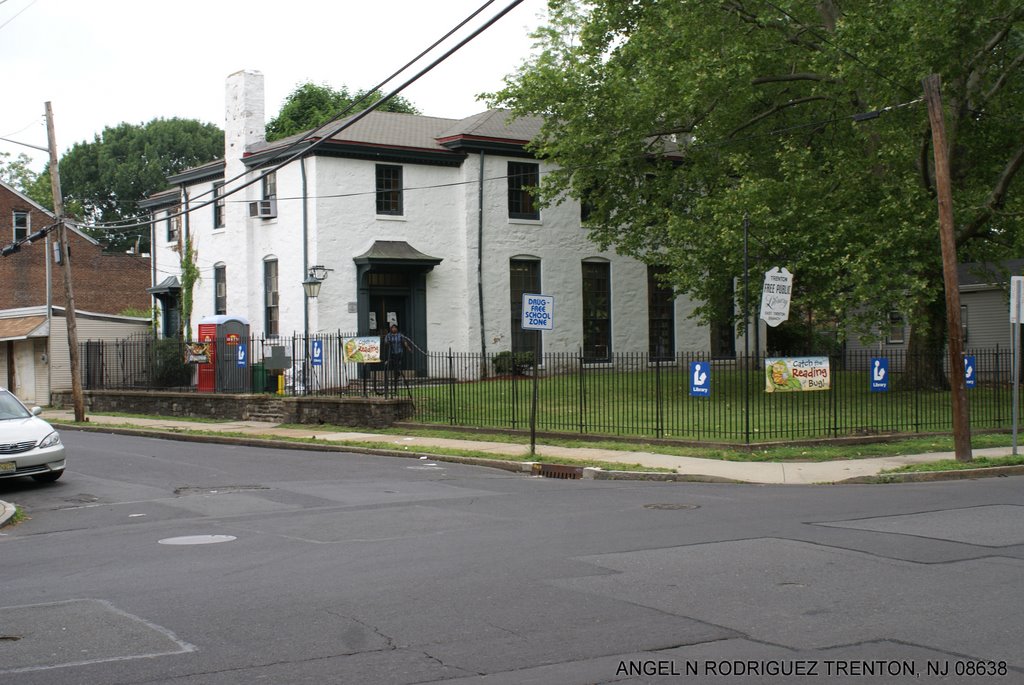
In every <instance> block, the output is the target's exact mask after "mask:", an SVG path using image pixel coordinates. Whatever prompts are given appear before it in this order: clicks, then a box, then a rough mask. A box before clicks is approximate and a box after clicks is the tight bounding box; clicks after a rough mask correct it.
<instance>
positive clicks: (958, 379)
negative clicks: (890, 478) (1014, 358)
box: [923, 74, 972, 462]
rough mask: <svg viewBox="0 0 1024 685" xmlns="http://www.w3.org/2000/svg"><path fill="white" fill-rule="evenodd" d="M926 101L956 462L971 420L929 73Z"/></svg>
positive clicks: (944, 162)
mask: <svg viewBox="0 0 1024 685" xmlns="http://www.w3.org/2000/svg"><path fill="white" fill-rule="evenodd" d="M923 85H924V99H925V101H926V102H927V103H928V120H929V122H930V123H931V128H932V150H933V153H934V155H935V191H936V194H937V195H938V200H939V238H940V242H941V244H942V274H943V279H944V281H945V285H946V321H947V323H948V324H949V384H950V389H951V391H952V393H953V445H954V449H955V450H956V460H957V461H964V462H967V461H971V458H972V457H971V420H970V406H969V405H968V403H967V382H966V380H965V379H964V361H963V359H964V341H963V336H962V329H961V328H960V279H959V277H958V276H957V270H956V267H957V263H956V240H955V239H954V236H953V190H952V185H951V182H950V178H949V148H948V147H947V144H946V124H945V118H944V117H943V113H942V80H941V79H940V78H939V75H938V74H932V75H931V76H929V77H928V78H926V79H925V80H924V81H923Z"/></svg>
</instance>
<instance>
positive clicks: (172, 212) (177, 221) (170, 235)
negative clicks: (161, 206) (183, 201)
mask: <svg viewBox="0 0 1024 685" xmlns="http://www.w3.org/2000/svg"><path fill="white" fill-rule="evenodd" d="M180 212H181V206H180V205H176V206H174V207H172V208H171V209H168V210H167V242H169V243H176V242H178V236H179V235H180V234H181V214H180Z"/></svg>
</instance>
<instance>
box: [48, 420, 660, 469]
mask: <svg viewBox="0 0 1024 685" xmlns="http://www.w3.org/2000/svg"><path fill="white" fill-rule="evenodd" d="M50 425H51V426H53V427H54V428H58V429H60V430H71V431H83V432H85V433H111V434H114V435H131V436H134V437H137V438H156V439H158V440H178V441H181V442H203V443H209V444H214V445H235V446H239V447H264V448H270V449H289V450H304V451H307V452H350V453H353V454H371V455H374V456H378V457H404V458H406V459H421V458H423V457H426V458H427V459H431V460H433V461H444V462H449V463H453V464H466V465H469V466H489V467H491V468H496V469H501V470H503V471H514V472H525V473H530V469H531V468H532V464H533V462H528V461H526V462H524V461H508V460H503V459H482V458H479V457H460V456H456V455H446V454H431V453H429V452H413V451H411V450H390V449H382V448H379V447H359V446H358V445H337V444H332V443H330V442H327V441H324V442H323V443H322V444H321V443H311V442H292V441H291V440H270V439H267V438H241V437H235V436H230V437H227V436H217V435H189V434H188V433H175V432H173V431H157V430H146V429H143V428H114V427H110V426H104V425H102V424H97V425H95V426H79V425H74V424H67V423H63V424H62V423H56V422H54V421H51V422H50ZM669 475H671V474H669Z"/></svg>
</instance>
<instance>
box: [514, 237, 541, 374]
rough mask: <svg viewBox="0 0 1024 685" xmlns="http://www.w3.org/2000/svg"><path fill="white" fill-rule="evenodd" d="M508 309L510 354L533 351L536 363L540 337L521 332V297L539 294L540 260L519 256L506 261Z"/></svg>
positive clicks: (531, 333) (531, 332)
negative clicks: (509, 314)
mask: <svg viewBox="0 0 1024 685" xmlns="http://www.w3.org/2000/svg"><path fill="white" fill-rule="evenodd" d="M508 274H509V293H510V295H511V297H510V301H509V308H510V309H511V312H512V352H513V354H516V353H519V352H528V351H531V350H532V351H533V352H534V353H535V354H537V359H538V361H539V360H540V354H541V353H542V351H543V350H542V348H541V342H540V340H539V338H540V336H539V335H537V334H536V333H534V332H533V331H524V330H523V295H524V294H527V293H532V294H540V293H541V292H542V291H541V287H540V260H539V259H537V258H536V257H529V256H520V257H513V258H512V259H510V260H508Z"/></svg>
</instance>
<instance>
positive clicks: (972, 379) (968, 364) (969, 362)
mask: <svg viewBox="0 0 1024 685" xmlns="http://www.w3.org/2000/svg"><path fill="white" fill-rule="evenodd" d="M977 368H978V363H977V361H975V359H974V355H973V354H969V355H967V356H965V357H964V385H966V386H967V387H968V388H974V387H977V385H978V374H976V373H975V372H974V370H975V369H977Z"/></svg>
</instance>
